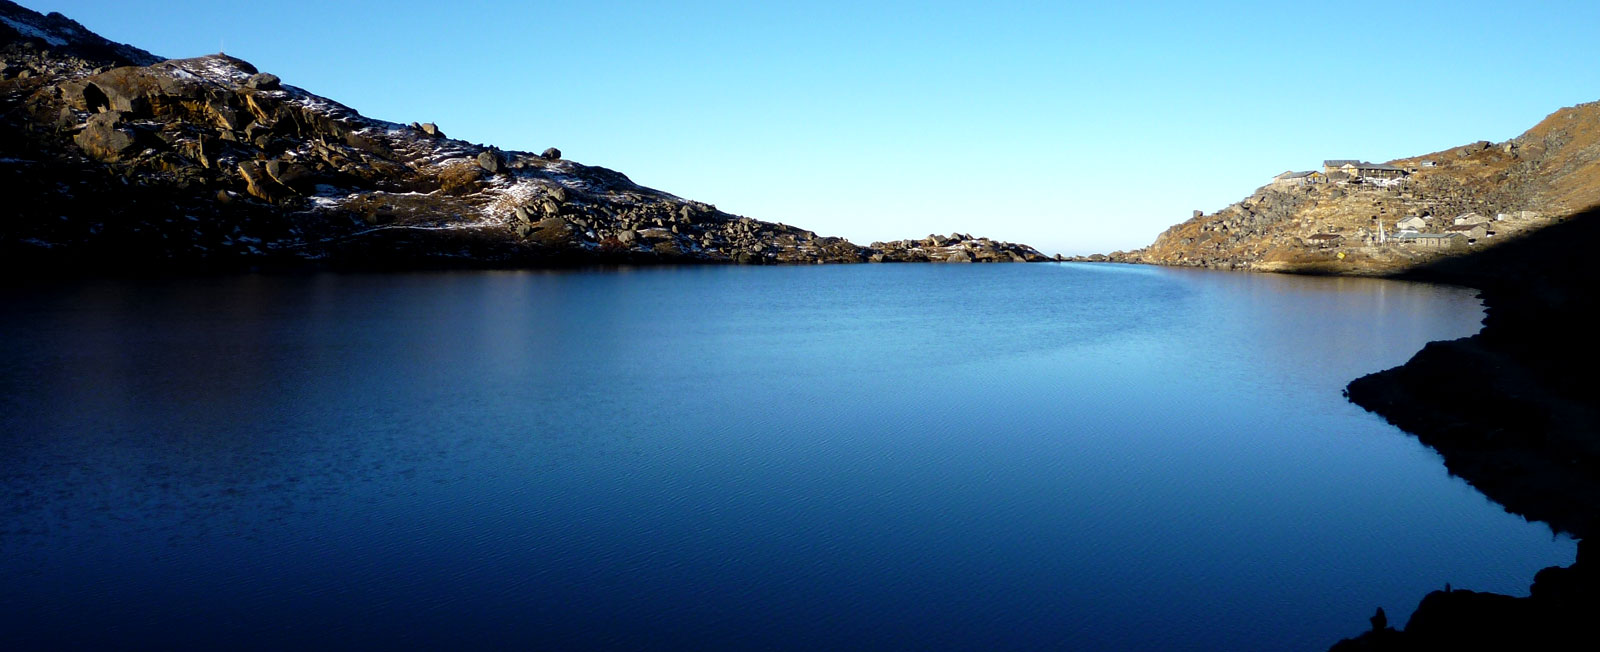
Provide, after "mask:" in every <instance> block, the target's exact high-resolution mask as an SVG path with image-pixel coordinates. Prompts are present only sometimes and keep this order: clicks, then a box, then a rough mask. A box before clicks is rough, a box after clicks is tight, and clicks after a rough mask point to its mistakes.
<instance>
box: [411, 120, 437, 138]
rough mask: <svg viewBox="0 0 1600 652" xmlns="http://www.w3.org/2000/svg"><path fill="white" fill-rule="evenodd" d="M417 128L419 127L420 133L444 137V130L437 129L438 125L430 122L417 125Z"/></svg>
mask: <svg viewBox="0 0 1600 652" xmlns="http://www.w3.org/2000/svg"><path fill="white" fill-rule="evenodd" d="M417 128H418V129H421V130H422V133H425V134H427V135H429V136H432V137H434V138H444V132H443V131H439V125H436V124H433V123H432V122H424V123H422V124H420V125H418V126H417Z"/></svg>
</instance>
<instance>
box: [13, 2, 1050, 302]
mask: <svg viewBox="0 0 1600 652" xmlns="http://www.w3.org/2000/svg"><path fill="white" fill-rule="evenodd" d="M0 12H6V13H5V15H6V16H7V17H8V19H12V20H16V21H22V22H19V24H24V23H25V24H27V25H44V26H46V27H48V26H49V25H57V24H65V23H62V22H61V21H64V20H65V19H64V18H59V17H44V16H39V15H38V14H35V13H33V12H30V11H28V10H26V9H22V8H20V7H17V6H16V5H14V4H11V3H9V2H6V0H0ZM28 21H31V22H28ZM52 21H53V22H52ZM67 22H70V21H67ZM73 25H75V23H74V24H73ZM46 27H38V28H33V27H30V29H33V30H34V31H38V30H43V29H46ZM75 30H77V31H74V32H72V33H71V34H69V33H66V32H61V33H59V34H57V33H55V32H49V33H47V32H42V31H41V32H39V33H40V34H44V35H45V36H46V37H48V38H49V39H53V40H58V41H59V40H63V39H66V40H70V41H71V42H72V43H73V44H76V43H78V42H79V41H81V42H82V46H81V47H78V46H77V45H71V44H69V45H68V46H51V47H49V48H48V49H47V48H46V47H44V46H45V45H48V44H47V43H46V42H45V41H43V40H41V39H40V38H33V37H28V36H25V35H22V34H20V33H16V32H15V30H11V32H12V33H10V34H9V35H7V34H0V37H4V38H5V39H6V40H4V42H3V43H0V46H3V53H4V59H3V61H4V65H5V69H6V70H19V71H21V70H25V71H26V72H27V73H28V74H27V75H26V76H23V75H21V74H20V73H19V74H9V78H8V79H5V80H0V123H3V124H0V133H3V134H4V135H3V137H0V179H5V180H6V181H7V187H8V188H16V189H17V190H16V191H14V192H13V193H12V195H13V196H12V197H9V198H8V202H9V204H10V208H11V209H12V211H13V213H12V215H11V217H10V218H8V222H7V231H6V232H5V235H4V239H3V240H0V258H4V259H5V260H6V261H7V262H8V263H10V264H12V265H16V266H26V267H29V268H32V269H40V268H55V269H63V268H68V269H72V270H83V271H88V270H90V269H91V268H93V267H104V268H113V269H119V270H127V269H140V268H156V269H161V268H166V269H194V268H203V269H210V268H225V269H226V268H239V267H254V268H260V267H299V266H317V267H328V266H340V267H342V266H357V267H374V266H377V267H417V266H451V267H455V266H492V267H520V266H546V265H582V264H594V263H630V264H641V263H742V264H801V263H819V262H826V263H859V262H868V261H879V262H914V261H944V260H962V259H970V260H973V261H975V262H1013V261H1028V260H1045V257H1044V256H1043V255H1041V254H1039V252H1037V251H1035V250H1033V249H1032V248H1031V247H1027V246H1025V245H1017V244H1011V243H1003V242H995V241H990V240H988V239H983V238H972V237H970V236H962V237H960V238H957V237H955V236H952V237H951V238H948V239H945V238H942V237H940V238H937V239H936V241H929V240H926V239H925V240H920V241H912V240H907V241H899V242H895V243H888V244H875V245H873V246H869V247H863V246H859V245H856V244H854V243H851V242H849V241H848V240H845V239H843V238H837V237H828V236H822V235H818V234H816V233H814V232H811V231H809V230H806V229H802V228H798V227H794V226H789V225H784V224H774V223H771V222H763V221H760V220H755V219H751V218H748V217H741V216H737V215H730V214H728V213H726V212H723V211H720V210H718V209H717V208H716V207H715V206H712V205H710V204H705V203H702V202H696V201H690V200H685V199H682V198H679V197H676V196H673V195H670V194H668V193H665V192H661V191H658V190H654V189H651V188H646V187H643V186H639V185H638V184H635V183H633V182H632V181H631V180H629V179H628V177H626V176H624V175H623V174H621V173H618V172H615V171H613V170H608V169H605V168H601V167H593V166H587V165H583V164H581V163H578V162H575V161H572V160H571V159H568V158H565V157H564V155H563V153H562V152H561V151H560V150H558V149H556V148H554V147H551V148H549V149H546V150H544V151H543V152H541V153H538V154H534V153H530V152H522V151H512V150H501V149H497V148H493V147H487V146H483V145H478V144H474V143H468V142H465V141H460V140H454V139H451V138H449V137H447V136H446V135H445V134H444V132H443V131H442V130H440V129H439V127H438V126H437V125H435V124H433V123H431V122H424V123H411V124H410V125H401V124H394V123H389V122H383V121H379V120H373V119H370V118H367V117H364V116H362V115H361V114H359V113H357V112H356V111H354V110H352V109H350V108H348V107H345V106H342V105H340V104H338V103H337V102H334V101H332V100H329V99H327V98H323V97H319V96H317V95H313V94H311V93H309V92H306V91H305V90H302V89H299V88H296V87H294V86H291V85H288V84H285V83H283V81H282V80H281V79H279V78H278V77H277V76H275V75H272V74H271V73H266V72H262V71H260V70H257V69H256V68H255V67H254V66H252V65H251V64H249V63H248V62H245V61H243V60H240V59H237V58H234V57H230V56H227V55H223V54H215V55H211V56H205V57H197V58H191V59H175V60H167V61H160V60H158V59H157V58H156V57H153V56H150V55H149V54H148V53H143V52H142V51H138V50H134V49H131V48H124V47H123V46H115V44H111V45H106V44H107V43H109V42H104V41H103V39H100V40H99V41H95V40H93V39H91V38H90V37H91V36H92V35H90V34H89V33H88V32H87V31H86V30H81V26H80V27H77V28H75ZM80 32H81V33H80ZM93 38H94V39H98V37H93ZM119 48H121V49H119ZM62 52H80V53H84V55H83V56H78V55H71V56H69V55H63V54H61V53H62ZM88 55H93V56H92V57H89V58H85V56H88ZM63 218H65V219H63Z"/></svg>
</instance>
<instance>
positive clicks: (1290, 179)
mask: <svg viewBox="0 0 1600 652" xmlns="http://www.w3.org/2000/svg"><path fill="white" fill-rule="evenodd" d="M1327 182H1328V175H1325V174H1323V173H1321V172H1318V171H1316V170H1309V171H1306V172H1293V171H1285V172H1284V173H1283V174H1280V175H1278V176H1275V177H1273V178H1272V185H1275V186H1305V185H1310V184H1313V183H1327Z"/></svg>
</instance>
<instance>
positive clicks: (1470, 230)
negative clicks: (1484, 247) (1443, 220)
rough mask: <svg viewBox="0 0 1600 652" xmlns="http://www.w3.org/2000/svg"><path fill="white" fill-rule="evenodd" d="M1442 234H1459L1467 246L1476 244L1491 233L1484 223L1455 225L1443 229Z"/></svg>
mask: <svg viewBox="0 0 1600 652" xmlns="http://www.w3.org/2000/svg"><path fill="white" fill-rule="evenodd" d="M1444 232H1445V233H1459V234H1461V235H1464V236H1466V238H1467V244H1477V243H1478V241H1479V240H1482V239H1484V238H1487V237H1489V235H1490V234H1491V233H1493V232H1492V231H1490V230H1489V225H1488V224H1484V223H1478V224H1457V225H1455V226H1449V227H1445V230H1444Z"/></svg>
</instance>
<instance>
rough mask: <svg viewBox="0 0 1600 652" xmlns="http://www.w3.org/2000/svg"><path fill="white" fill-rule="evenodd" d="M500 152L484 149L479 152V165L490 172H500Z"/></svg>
mask: <svg viewBox="0 0 1600 652" xmlns="http://www.w3.org/2000/svg"><path fill="white" fill-rule="evenodd" d="M500 165H501V163H500V154H499V153H497V152H495V151H494V150H484V151H482V152H479V153H478V167H480V168H483V169H484V170H486V171H488V173H489V174H499V172H500Z"/></svg>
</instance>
